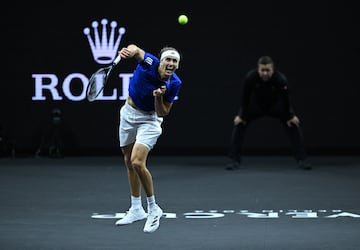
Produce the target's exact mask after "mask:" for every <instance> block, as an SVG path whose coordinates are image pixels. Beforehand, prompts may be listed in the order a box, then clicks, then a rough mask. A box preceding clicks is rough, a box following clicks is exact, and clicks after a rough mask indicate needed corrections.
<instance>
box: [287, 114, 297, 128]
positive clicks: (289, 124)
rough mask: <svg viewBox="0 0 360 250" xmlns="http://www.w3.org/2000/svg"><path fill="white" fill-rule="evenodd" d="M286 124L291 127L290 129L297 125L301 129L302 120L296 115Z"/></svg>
mask: <svg viewBox="0 0 360 250" xmlns="http://www.w3.org/2000/svg"><path fill="white" fill-rule="evenodd" d="M286 124H287V125H288V126H289V127H292V125H295V126H297V127H299V125H300V120H299V118H298V117H297V116H296V115H295V116H294V117H293V118H291V119H290V120H288V121H287V122H286Z"/></svg>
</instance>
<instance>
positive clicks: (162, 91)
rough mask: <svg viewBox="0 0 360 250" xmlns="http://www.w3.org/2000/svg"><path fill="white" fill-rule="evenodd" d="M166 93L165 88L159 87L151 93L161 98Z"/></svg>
mask: <svg viewBox="0 0 360 250" xmlns="http://www.w3.org/2000/svg"><path fill="white" fill-rule="evenodd" d="M165 92H166V86H161V87H160V88H157V89H155V90H154V91H153V96H162V95H163V94H165Z"/></svg>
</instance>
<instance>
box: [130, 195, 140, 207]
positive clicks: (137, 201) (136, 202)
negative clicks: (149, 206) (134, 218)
mask: <svg viewBox="0 0 360 250" xmlns="http://www.w3.org/2000/svg"><path fill="white" fill-rule="evenodd" d="M130 208H131V209H140V208H142V204H141V196H139V197H135V196H131V207H130Z"/></svg>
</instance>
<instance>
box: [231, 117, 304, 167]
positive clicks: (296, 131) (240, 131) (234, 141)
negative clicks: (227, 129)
mask: <svg viewBox="0 0 360 250" xmlns="http://www.w3.org/2000/svg"><path fill="white" fill-rule="evenodd" d="M264 116H271V117H273V118H276V119H278V120H279V121H280V122H281V124H282V125H283V127H284V129H285V131H286V134H287V135H288V137H289V140H290V143H291V146H292V149H293V155H294V158H295V160H297V161H299V160H305V159H306V157H307V154H306V150H305V143H304V136H303V131H302V128H301V126H300V125H299V126H296V125H294V124H293V125H292V126H291V127H289V126H288V125H287V124H286V122H287V119H288V118H287V117H285V116H284V115H282V114H281V113H280V114H279V113H277V112H266V113H264V112H254V113H252V114H251V115H250V118H248V120H247V121H246V125H244V124H243V123H240V124H239V125H237V126H234V127H233V130H232V133H231V138H230V148H229V155H228V156H229V157H230V158H231V159H232V160H234V161H237V162H239V163H241V158H242V145H243V141H244V135H245V132H246V130H247V128H248V126H249V125H250V124H251V123H252V122H254V121H255V120H256V119H258V118H261V117H264Z"/></svg>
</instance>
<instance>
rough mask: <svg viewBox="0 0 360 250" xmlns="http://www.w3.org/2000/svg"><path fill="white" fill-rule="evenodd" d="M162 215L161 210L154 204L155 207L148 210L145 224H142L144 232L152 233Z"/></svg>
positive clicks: (157, 226)
mask: <svg viewBox="0 0 360 250" xmlns="http://www.w3.org/2000/svg"><path fill="white" fill-rule="evenodd" d="M162 215H163V210H162V209H161V208H160V207H159V206H158V205H156V208H155V209H152V210H151V211H150V212H149V215H148V217H147V220H146V223H145V226H144V232H145V233H153V232H155V231H156V229H158V228H159V226H160V218H161V216H162Z"/></svg>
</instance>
